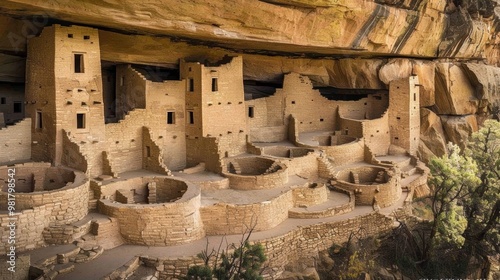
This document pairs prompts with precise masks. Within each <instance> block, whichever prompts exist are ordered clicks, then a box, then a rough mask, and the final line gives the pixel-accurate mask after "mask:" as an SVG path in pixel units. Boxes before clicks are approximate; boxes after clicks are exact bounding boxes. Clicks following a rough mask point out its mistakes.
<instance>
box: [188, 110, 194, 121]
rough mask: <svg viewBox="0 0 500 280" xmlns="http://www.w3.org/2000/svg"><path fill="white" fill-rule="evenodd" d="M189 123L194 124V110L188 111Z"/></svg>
mask: <svg viewBox="0 0 500 280" xmlns="http://www.w3.org/2000/svg"><path fill="white" fill-rule="evenodd" d="M189 124H194V112H193V111H189Z"/></svg>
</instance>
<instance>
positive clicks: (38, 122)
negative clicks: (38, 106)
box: [35, 111, 43, 129]
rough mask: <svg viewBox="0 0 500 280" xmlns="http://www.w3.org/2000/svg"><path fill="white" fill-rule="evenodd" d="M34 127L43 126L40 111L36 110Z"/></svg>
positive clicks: (39, 127)
mask: <svg viewBox="0 0 500 280" xmlns="http://www.w3.org/2000/svg"><path fill="white" fill-rule="evenodd" d="M35 128H37V129H42V128H43V120H42V112H40V111H37V112H36V121H35Z"/></svg>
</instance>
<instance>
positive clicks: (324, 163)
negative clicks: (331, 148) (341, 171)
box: [318, 155, 336, 179]
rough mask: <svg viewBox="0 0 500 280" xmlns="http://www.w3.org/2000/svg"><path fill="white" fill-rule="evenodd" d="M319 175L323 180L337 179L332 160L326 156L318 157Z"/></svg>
mask: <svg viewBox="0 0 500 280" xmlns="http://www.w3.org/2000/svg"><path fill="white" fill-rule="evenodd" d="M318 173H319V176H320V177H321V178H326V179H331V178H334V177H335V174H336V172H335V169H334V168H333V166H332V164H331V163H330V159H329V158H328V157H327V156H325V155H323V156H319V157H318Z"/></svg>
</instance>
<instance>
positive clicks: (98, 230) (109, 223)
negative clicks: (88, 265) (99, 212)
mask: <svg viewBox="0 0 500 280" xmlns="http://www.w3.org/2000/svg"><path fill="white" fill-rule="evenodd" d="M90 234H91V235H86V236H84V237H83V238H82V239H83V240H84V241H93V244H99V245H100V246H102V247H103V248H104V249H106V250H108V249H111V248H114V247H117V246H120V245H122V244H124V241H123V238H122V236H121V234H120V225H119V224H118V220H117V219H116V218H111V217H106V218H102V217H101V218H99V219H95V220H93V221H92V224H91V230H90Z"/></svg>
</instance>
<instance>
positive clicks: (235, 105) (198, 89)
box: [180, 57, 248, 168]
mask: <svg viewBox="0 0 500 280" xmlns="http://www.w3.org/2000/svg"><path fill="white" fill-rule="evenodd" d="M180 75H181V79H185V80H186V95H185V96H186V98H185V101H186V118H185V120H186V138H187V161H188V164H192V163H195V162H196V161H197V159H196V158H198V159H200V158H203V157H204V156H202V155H201V153H204V151H203V150H204V149H205V150H206V149H207V147H208V146H207V143H206V142H207V141H208V142H210V141H211V140H210V139H212V140H214V139H215V138H216V139H217V140H216V141H217V145H215V146H217V147H218V148H217V149H218V150H214V151H209V153H212V154H218V155H219V156H221V155H222V156H233V155H237V154H240V153H243V152H245V145H246V135H247V134H248V133H247V127H246V123H247V120H246V115H245V95H244V90H243V60H242V58H241V57H233V58H229V57H228V58H226V59H225V60H224V61H222V62H220V63H218V64H217V66H208V65H203V64H201V63H198V62H195V63H193V62H189V63H188V62H184V61H181V64H180ZM204 141H205V142H204ZM214 141H215V140H214ZM215 146H214V145H212V147H215ZM204 158H207V157H204ZM207 167H208V168H210V167H209V166H207Z"/></svg>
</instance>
